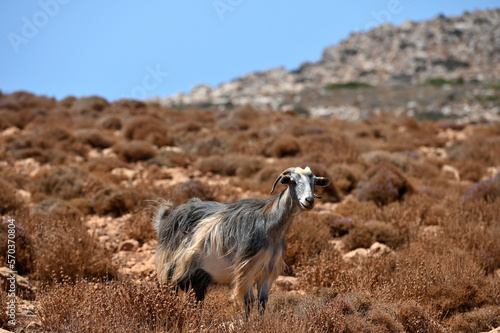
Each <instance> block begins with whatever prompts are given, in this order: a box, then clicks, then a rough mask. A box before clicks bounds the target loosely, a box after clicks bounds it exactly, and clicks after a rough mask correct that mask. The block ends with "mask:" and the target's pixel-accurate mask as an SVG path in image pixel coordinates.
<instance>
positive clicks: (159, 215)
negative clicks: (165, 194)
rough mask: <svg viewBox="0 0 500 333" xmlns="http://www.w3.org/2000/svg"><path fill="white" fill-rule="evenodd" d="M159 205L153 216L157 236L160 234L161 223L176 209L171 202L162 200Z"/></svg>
mask: <svg viewBox="0 0 500 333" xmlns="http://www.w3.org/2000/svg"><path fill="white" fill-rule="evenodd" d="M157 204H158V206H157V208H156V212H155V214H154V215H153V219H152V222H153V227H154V229H155V230H156V234H159V233H160V226H161V223H162V221H163V220H164V219H165V218H166V217H167V216H168V215H169V214H170V212H171V211H172V209H173V208H174V203H173V202H172V201H170V200H165V199H160V200H159V201H158V202H157Z"/></svg>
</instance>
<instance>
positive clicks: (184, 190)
mask: <svg viewBox="0 0 500 333" xmlns="http://www.w3.org/2000/svg"><path fill="white" fill-rule="evenodd" d="M163 197H164V198H165V199H167V200H173V202H174V203H175V204H176V205H179V204H183V203H185V202H186V201H188V200H189V199H191V198H199V199H201V200H209V201H210V200H214V199H215V197H214V191H213V189H212V188H210V186H208V185H206V184H205V183H204V182H202V181H200V180H198V179H191V180H188V181H185V182H183V183H181V184H179V185H177V186H175V187H174V188H172V189H169V190H168V191H167V193H165V194H163Z"/></svg>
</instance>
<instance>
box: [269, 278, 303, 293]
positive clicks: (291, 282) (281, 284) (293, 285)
mask: <svg viewBox="0 0 500 333" xmlns="http://www.w3.org/2000/svg"><path fill="white" fill-rule="evenodd" d="M273 287H275V288H276V289H277V290H282V291H291V290H296V289H297V288H298V279H297V278H296V277H293V276H284V275H280V276H278V278H277V279H276V281H274V285H273Z"/></svg>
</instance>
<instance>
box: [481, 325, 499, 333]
mask: <svg viewBox="0 0 500 333" xmlns="http://www.w3.org/2000/svg"><path fill="white" fill-rule="evenodd" d="M482 333H500V326H499V327H497V328H495V329H494V330H491V331H488V332H482Z"/></svg>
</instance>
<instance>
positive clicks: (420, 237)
mask: <svg viewBox="0 0 500 333" xmlns="http://www.w3.org/2000/svg"><path fill="white" fill-rule="evenodd" d="M432 87H434V88H432ZM495 87H496V86H491V87H490V88H488V89H491V90H492V91H493V92H494V94H497V93H498V90H497V88H495ZM462 88H463V89H467V86H465V87H462ZM462 88H460V89H462ZM360 89H364V88H360ZM426 89H429V91H431V92H432V91H434V90H432V89H435V91H438V92H441V91H443V89H447V88H443V87H442V86H437V87H435V86H432V85H430V86H428V87H427V88H426ZM490 102H491V101H481V102H480V103H483V104H479V105H481V106H485V105H488V104H484V103H490ZM493 103H496V102H494V101H493ZM493 107H494V105H493V106H492V108H493ZM435 116H436V114H434V113H427V114H426V116H425V117H418V118H417V117H410V116H407V115H406V114H401V115H395V114H386V113H381V114H380V115H376V114H375V113H373V114H369V115H366V116H365V117H363V119H358V120H342V119H339V118H336V117H331V116H324V117H321V118H319V117H312V116H310V115H308V114H307V113H306V112H301V110H300V109H296V110H295V111H290V112H276V111H268V112H262V111H257V110H255V109H253V108H252V107H238V106H233V108H232V109H226V110H216V109H209V110H207V109H199V108H198V109H195V108H190V107H177V108H176V107H168V106H163V105H160V104H158V103H143V102H139V101H133V100H119V101H115V102H111V103H110V102H108V101H106V100H104V99H103V98H100V97H96V96H92V97H85V98H74V97H68V98H65V99H63V100H60V101H57V100H55V99H53V98H49V97H45V96H35V95H32V94H30V93H27V92H15V93H12V94H1V95H0V215H1V216H2V222H3V223H2V228H0V257H2V259H1V260H2V262H3V263H7V259H8V258H9V257H8V255H9V254H10V252H9V249H10V248H9V247H8V244H9V243H8V239H9V234H12V233H15V235H16V237H15V244H16V247H15V270H16V271H17V274H18V275H17V276H16V279H17V284H16V294H15V298H12V297H10V295H9V288H10V282H9V280H8V279H7V277H8V276H9V273H8V271H9V268H8V267H5V268H0V276H2V277H3V278H2V279H0V280H1V281H3V290H2V291H0V302H1V304H2V306H4V308H3V309H4V310H6V311H2V312H0V326H1V327H3V328H5V329H7V330H9V331H16V332H167V331H168V332H175V331H179V332H290V331H292V330H293V331H296V332H483V331H484V332H487V331H491V330H493V329H494V328H496V327H499V326H500V242H499V241H498V240H499V239H500V209H499V203H500V173H499V172H500V153H499V152H500V123H498V122H493V121H486V119H482V120H480V121H475V122H464V121H457V120H456V119H455V118H453V117H435ZM291 166H301V167H305V166H309V167H310V168H311V169H312V170H313V172H314V173H315V174H316V175H318V176H324V177H329V178H331V180H332V184H331V185H330V186H329V187H327V188H325V189H318V194H319V195H322V196H323V199H320V200H318V203H317V205H316V207H315V208H314V209H313V210H312V211H310V212H304V213H302V214H300V215H298V216H297V217H296V219H295V221H294V223H293V225H292V227H291V229H290V231H289V233H288V235H287V252H286V255H285V261H286V263H287V269H286V271H285V272H284V274H283V276H280V278H279V279H278V281H277V282H276V284H275V285H274V286H273V289H272V291H271V293H270V302H269V305H268V309H267V310H266V314H265V315H264V317H260V316H259V315H258V313H257V310H256V309H254V312H253V313H252V315H251V317H250V319H249V320H246V319H245V316H244V314H243V311H242V310H241V309H242V308H241V305H236V304H232V302H231V301H230V300H229V295H230V289H229V287H227V286H215V287H213V288H211V290H210V291H209V294H208V296H207V299H206V301H205V303H204V304H203V306H201V305H199V304H196V303H195V302H194V301H193V298H192V296H189V295H176V293H175V291H174V290H173V289H172V288H171V287H170V286H166V285H160V284H158V283H157V279H156V273H155V263H154V260H153V258H154V257H153V255H154V252H155V250H156V244H157V242H156V235H155V233H154V230H153V228H152V224H151V217H152V215H153V213H154V208H155V205H156V204H157V202H158V200H160V199H162V198H163V199H170V200H173V201H174V202H175V203H176V204H180V203H184V202H186V201H187V200H188V199H189V198H192V197H199V198H201V199H204V200H217V201H222V202H229V201H235V200H240V199H243V198H249V197H254V198H266V197H268V196H269V192H270V190H271V187H272V184H273V181H274V180H275V178H276V177H277V176H278V175H279V173H280V172H281V171H282V170H284V169H286V168H288V167H291ZM280 186H282V185H280ZM282 189H283V187H280V188H278V190H282ZM9 219H15V223H14V224H13V222H9ZM11 252H12V251H11ZM1 266H7V264H2V265H1ZM12 299H14V300H15V304H16V308H15V312H16V316H15V319H16V320H15V325H14V326H13V325H10V324H9V322H8V321H9V320H11V318H10V317H9V316H8V315H7V314H8V313H9V312H8V311H7V310H8V309H7V304H9V302H10V301H11V300H12Z"/></svg>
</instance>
